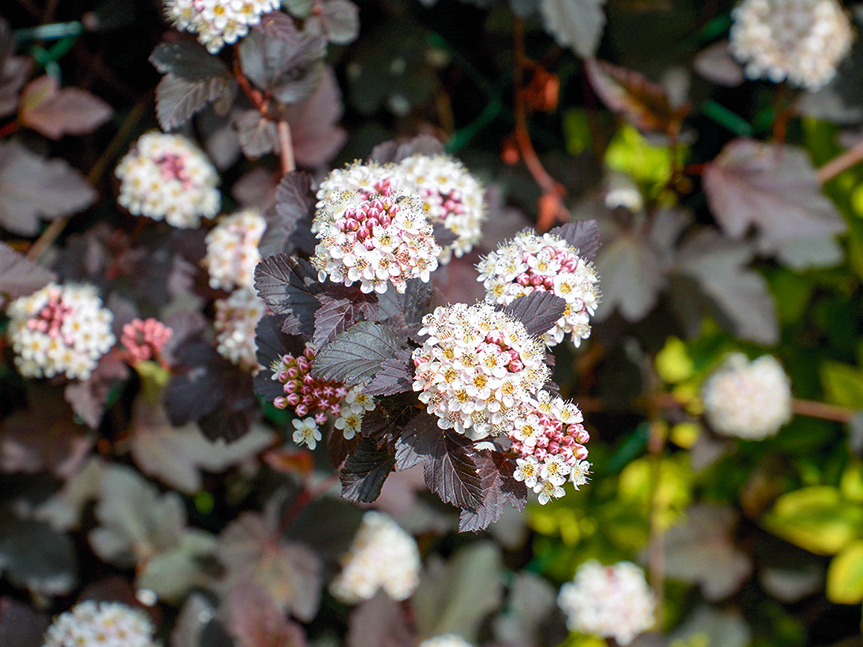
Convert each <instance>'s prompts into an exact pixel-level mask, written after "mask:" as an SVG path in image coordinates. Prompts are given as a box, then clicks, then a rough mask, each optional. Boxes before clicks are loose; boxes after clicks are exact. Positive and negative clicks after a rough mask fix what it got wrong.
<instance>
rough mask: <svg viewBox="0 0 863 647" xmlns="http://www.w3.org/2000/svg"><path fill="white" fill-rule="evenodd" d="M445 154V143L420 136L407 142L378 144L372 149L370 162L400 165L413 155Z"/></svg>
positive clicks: (393, 141) (431, 137)
mask: <svg viewBox="0 0 863 647" xmlns="http://www.w3.org/2000/svg"><path fill="white" fill-rule="evenodd" d="M443 153H444V147H443V143H441V141H440V140H439V139H438V138H437V137H433V136H431V135H419V136H418V137H414V138H413V139H410V140H408V141H406V142H398V141H396V140H391V141H388V142H384V143H383V144H378V145H377V146H375V147H374V148H373V149H372V152H371V154H370V155H369V160H370V161H372V162H378V163H380V164H386V163H389V162H392V163H398V162H401V161H402V160H403V159H406V158H408V157H410V156H411V155H417V154H419V155H442V154H443Z"/></svg>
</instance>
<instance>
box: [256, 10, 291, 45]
mask: <svg viewBox="0 0 863 647" xmlns="http://www.w3.org/2000/svg"><path fill="white" fill-rule="evenodd" d="M255 29H257V30H258V31H259V32H261V33H262V34H264V36H267V37H269V38H276V39H278V40H281V41H284V42H285V43H288V44H289V45H292V46H294V47H296V45H297V43H298V35H297V26H296V25H295V24H294V21H293V19H292V18H291V17H290V16H289V15H288V14H286V13H284V12H282V11H271V12H270V13H265V14H264V15H263V16H261V22H259V23H258V24H257V25H255Z"/></svg>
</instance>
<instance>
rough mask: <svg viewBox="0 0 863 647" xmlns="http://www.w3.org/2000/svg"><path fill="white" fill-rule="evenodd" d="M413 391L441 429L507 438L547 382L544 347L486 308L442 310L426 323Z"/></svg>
mask: <svg viewBox="0 0 863 647" xmlns="http://www.w3.org/2000/svg"><path fill="white" fill-rule="evenodd" d="M420 334H421V335H428V338H427V339H426V340H425V342H424V343H423V345H422V347H421V348H417V349H416V350H415V351H414V353H413V362H414V366H415V367H416V372H415V377H414V383H413V389H414V391H420V394H419V399H420V401H421V402H423V403H424V404H425V405H426V406H427V408H428V412H429V413H432V414H434V415H436V416H437V417H438V426H440V427H441V428H442V429H451V428H454V429H455V430H456V431H458V432H460V433H466V434H468V435H470V436H471V437H472V438H483V437H485V436H487V435H489V434H490V433H506V432H507V431H508V430H509V428H510V427H511V424H512V421H513V420H514V418H515V417H516V416H517V414H518V413H519V411H520V409H521V405H522V404H524V403H526V402H527V400H528V399H529V398H530V397H531V396H532V395H533V394H535V393H536V392H538V391H539V390H540V389H541V388H542V386H543V384H545V383H546V381H547V380H548V378H549V375H550V373H549V369H548V367H547V366H546V365H545V363H544V360H545V347H544V345H543V343H542V342H541V341H540V340H539V339H537V338H536V337H533V336H532V335H529V334H528V332H527V330H526V329H525V327H524V324H522V323H521V322H520V321H517V320H516V319H515V318H513V317H512V316H511V315H508V314H505V313H503V312H500V311H497V310H495V309H494V307H493V306H491V305H489V304H486V303H477V304H475V305H472V306H467V305H465V304H463V303H459V304H455V305H451V306H440V307H438V308H436V309H435V311H434V312H432V313H430V314H427V315H426V316H425V317H423V328H422V329H421V330H420Z"/></svg>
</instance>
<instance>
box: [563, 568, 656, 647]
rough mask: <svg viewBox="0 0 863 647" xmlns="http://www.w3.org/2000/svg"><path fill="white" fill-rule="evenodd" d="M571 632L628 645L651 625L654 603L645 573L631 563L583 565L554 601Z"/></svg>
mask: <svg viewBox="0 0 863 647" xmlns="http://www.w3.org/2000/svg"><path fill="white" fill-rule="evenodd" d="M557 604H558V606H559V607H560V608H561V609H562V610H563V612H564V613H565V614H566V616H567V623H566V624H567V627H569V630H570V631H578V632H580V633H583V634H590V635H594V636H602V637H605V638H609V637H610V638H614V639H615V640H616V641H617V642H618V643H619V644H621V645H628V644H629V643H631V642H632V639H633V638H635V637H636V636H637V635H638V634H640V633H642V632H643V631H645V630H647V629H649V628H650V627H652V626H653V623H654V617H653V615H654V600H653V595H652V593H651V591H650V588H649V587H648V586H647V581H646V580H645V579H644V571H642V570H641V569H640V568H639V567H638V566H636V565H635V564H633V563H632V562H618V563H617V564H615V565H614V566H603V565H602V564H600V563H599V562H597V561H593V560H591V561H589V562H585V563H584V564H582V565H581V566H580V567H579V568H578V571H577V572H576V574H575V578H573V581H572V582H568V583H566V584H564V585H563V586H562V587H561V589H560V595H559V596H558V598H557Z"/></svg>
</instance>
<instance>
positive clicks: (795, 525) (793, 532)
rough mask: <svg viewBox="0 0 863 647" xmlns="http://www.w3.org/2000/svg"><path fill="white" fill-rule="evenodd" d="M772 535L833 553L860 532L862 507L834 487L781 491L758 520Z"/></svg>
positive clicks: (862, 524)
mask: <svg viewBox="0 0 863 647" xmlns="http://www.w3.org/2000/svg"><path fill="white" fill-rule="evenodd" d="M762 523H763V525H764V527H765V528H766V529H767V530H768V531H770V532H772V533H773V534H774V535H777V536H779V537H782V538H783V539H785V540H786V541H789V542H791V543H792V544H795V545H797V546H800V547H801V548H805V549H806V550H808V551H810V552H813V553H817V554H819V555H834V554H836V553H838V552H839V551H841V550H843V549H844V548H845V547H846V546H848V544H850V543H851V542H852V541H854V540H855V539H857V538H858V537H860V536H861V534H863V509H861V508H860V506H859V505H858V504H856V503H853V502H851V501H847V500H845V499H843V498H842V494H841V492H840V491H839V490H838V489H837V488H834V487H829V486H826V485H817V486H812V487H806V488H803V489H801V490H795V491H794V492H789V493H788V494H784V495H782V496H781V497H779V499H778V500H777V502H776V505H775V506H774V507H773V510H772V511H771V512H769V513H768V514H767V515H766V516H765V517H764V519H763V521H762Z"/></svg>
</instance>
